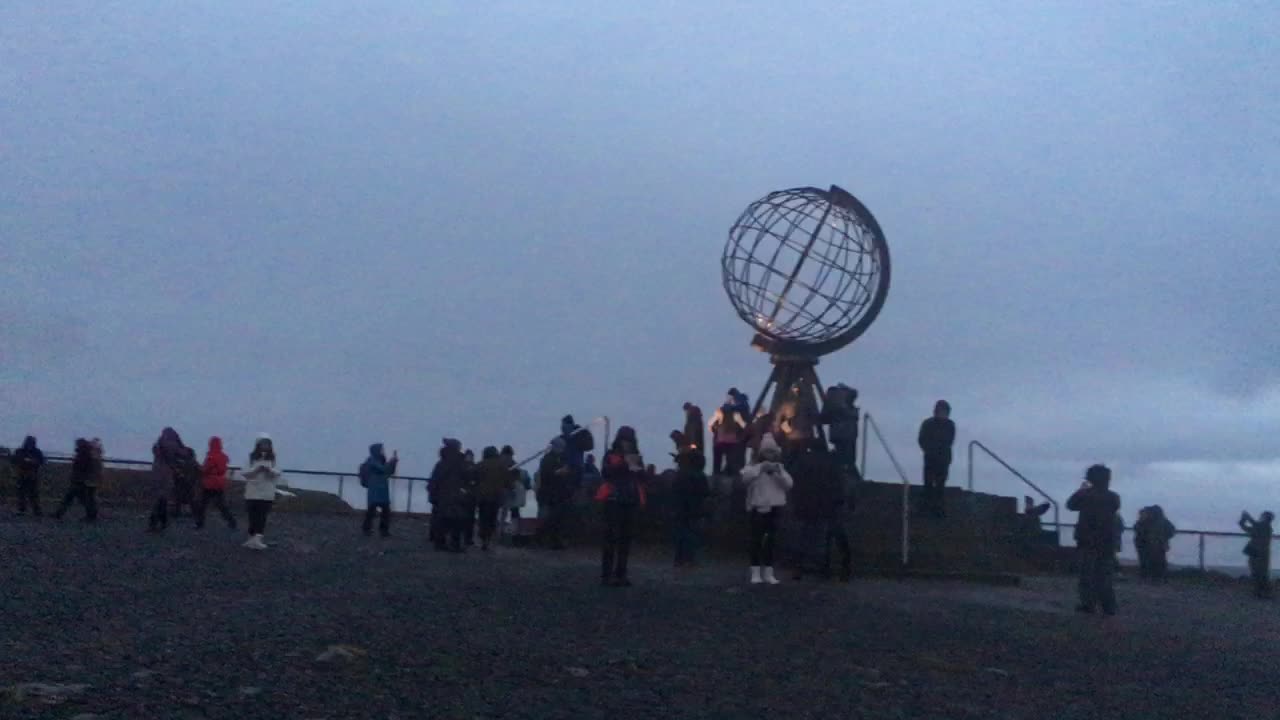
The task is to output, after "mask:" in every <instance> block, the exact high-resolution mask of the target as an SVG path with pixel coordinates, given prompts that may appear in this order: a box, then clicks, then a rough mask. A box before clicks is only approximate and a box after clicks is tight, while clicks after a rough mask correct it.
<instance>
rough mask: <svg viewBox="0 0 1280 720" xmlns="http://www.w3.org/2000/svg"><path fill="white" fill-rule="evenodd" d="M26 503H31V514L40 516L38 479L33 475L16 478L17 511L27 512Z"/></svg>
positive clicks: (20, 512)
mask: <svg viewBox="0 0 1280 720" xmlns="http://www.w3.org/2000/svg"><path fill="white" fill-rule="evenodd" d="M27 503H30V504H31V514H32V515H35V516H36V517H40V514H41V513H40V480H39V478H34V477H25V478H24V477H20V478H18V513H19V514H23V513H26V512H27Z"/></svg>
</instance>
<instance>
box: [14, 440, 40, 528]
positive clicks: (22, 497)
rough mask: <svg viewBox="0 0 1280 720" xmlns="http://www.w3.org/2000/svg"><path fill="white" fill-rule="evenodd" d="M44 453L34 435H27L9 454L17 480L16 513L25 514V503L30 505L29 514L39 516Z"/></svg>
mask: <svg viewBox="0 0 1280 720" xmlns="http://www.w3.org/2000/svg"><path fill="white" fill-rule="evenodd" d="M44 462H45V461H44V453H43V452H41V451H40V446H39V445H38V444H37V443H36V439H35V437H33V436H31V435H28V436H27V438H26V439H25V440H23V441H22V447H20V448H18V449H17V450H15V451H14V452H13V454H12V455H11V456H9V464H10V465H12V466H13V473H14V475H15V476H16V477H17V481H18V514H19V515H26V514H27V505H28V504H30V505H31V514H32V515H34V516H36V517H40V515H41V512H40V468H42V467H44Z"/></svg>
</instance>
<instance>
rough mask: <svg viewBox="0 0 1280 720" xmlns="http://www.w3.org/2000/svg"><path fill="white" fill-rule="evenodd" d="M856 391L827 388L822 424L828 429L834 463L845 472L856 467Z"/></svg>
mask: <svg viewBox="0 0 1280 720" xmlns="http://www.w3.org/2000/svg"><path fill="white" fill-rule="evenodd" d="M857 402H858V391H857V390H854V389H853V388H851V387H848V386H846V385H843V384H841V385H836V386H834V387H830V388H827V397H826V403H825V404H824V405H823V408H822V422H823V423H824V424H826V425H827V426H828V427H829V428H830V433H829V436H830V438H831V447H832V448H833V449H834V451H835V460H836V463H837V464H839V465H840V466H841V467H843V468H845V469H846V470H856V469H857V467H858V418H859V416H860V414H861V413H860V411H859V410H858V406H857Z"/></svg>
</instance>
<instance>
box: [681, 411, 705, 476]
mask: <svg viewBox="0 0 1280 720" xmlns="http://www.w3.org/2000/svg"><path fill="white" fill-rule="evenodd" d="M703 422H704V420H703V419H702V408H700V407H698V406H697V405H694V404H693V403H690V402H687V403H685V404H684V429H683V430H681V433H683V435H684V442H685V446H686V447H689V448H691V449H693V450H697V451H698V452H700V453H703V454H705V453H706V452H707V436H706V427H705V426H704V425H703ZM704 464H705V461H704Z"/></svg>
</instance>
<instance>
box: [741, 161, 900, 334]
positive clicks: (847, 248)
mask: <svg viewBox="0 0 1280 720" xmlns="http://www.w3.org/2000/svg"><path fill="white" fill-rule="evenodd" d="M721 267H722V272H723V279H724V289H725V292H726V293H727V294H728V295H729V302H731V303H732V304H733V308H734V310H735V311H736V312H737V313H738V317H740V318H742V319H743V321H745V322H746V323H747V324H748V325H750V326H751V327H752V328H753V329H755V331H756V332H757V333H759V337H758V338H757V343H756V344H757V345H761V346H762V347H763V349H765V350H767V351H769V352H774V353H777V352H783V353H788V354H799V355H814V356H817V355H824V354H826V353H829V352H832V351H834V350H837V349H839V348H841V347H843V346H845V345H848V344H849V343H851V342H853V341H854V340H855V339H857V338H858V336H860V335H862V333H864V332H866V330H867V328H868V327H870V326H871V323H872V322H874V321H875V319H876V316H877V315H878V314H879V313H880V308H881V307H883V306H884V301H885V297H886V296H887V295H888V293H889V246H888V244H887V243H886V242H885V239H884V233H883V232H881V230H880V225H879V224H878V223H877V222H876V219H875V218H874V217H873V216H872V215H871V212H870V211H868V210H867V208H866V207H865V206H864V205H863V204H862V203H860V202H858V199H857V198H855V197H853V196H852V195H850V194H849V193H847V192H845V191H844V190H841V189H840V188H838V187H834V186H833V187H832V188H831V189H830V190H819V189H818V188H813V187H805V188H795V189H792V190H780V191H778V192H774V193H770V194H769V195H767V196H765V197H764V198H761V199H760V200H757V201H755V202H753V203H751V205H749V206H747V209H746V210H745V211H744V212H743V213H742V215H741V216H740V217H739V218H738V221H737V222H735V223H734V224H733V227H732V228H731V229H730V230H729V240H728V242H727V243H725V246H724V254H723V257H722V258H721Z"/></svg>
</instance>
